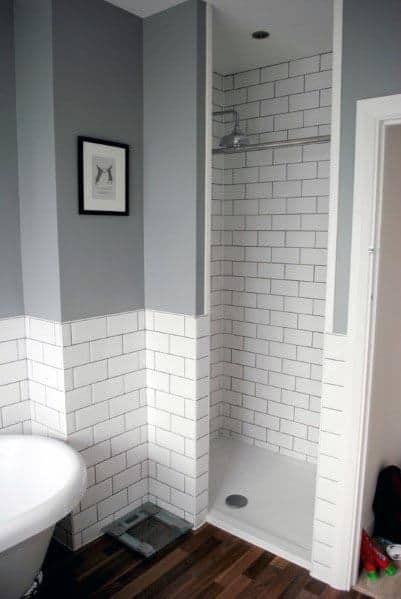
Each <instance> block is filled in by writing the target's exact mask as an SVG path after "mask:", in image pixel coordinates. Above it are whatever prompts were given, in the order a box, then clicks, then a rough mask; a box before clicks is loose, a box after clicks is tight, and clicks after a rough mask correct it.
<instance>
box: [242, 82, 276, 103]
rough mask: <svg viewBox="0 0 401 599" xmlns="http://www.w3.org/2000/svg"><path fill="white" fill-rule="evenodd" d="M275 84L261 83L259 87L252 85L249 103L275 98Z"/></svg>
mask: <svg viewBox="0 0 401 599" xmlns="http://www.w3.org/2000/svg"><path fill="white" fill-rule="evenodd" d="M273 96H274V83H272V82H271V83H260V84H259V85H251V86H249V87H248V102H252V101H255V100H264V99H266V98H273Z"/></svg>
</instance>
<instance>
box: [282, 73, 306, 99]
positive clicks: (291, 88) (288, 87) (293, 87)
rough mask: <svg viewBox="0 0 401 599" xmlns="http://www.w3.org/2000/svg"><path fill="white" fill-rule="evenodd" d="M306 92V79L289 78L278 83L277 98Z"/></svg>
mask: <svg viewBox="0 0 401 599" xmlns="http://www.w3.org/2000/svg"><path fill="white" fill-rule="evenodd" d="M303 91H304V78H303V77H302V76H301V77H289V78H288V79H282V80H280V81H276V96H288V95H290V94H298V93H301V92H303Z"/></svg>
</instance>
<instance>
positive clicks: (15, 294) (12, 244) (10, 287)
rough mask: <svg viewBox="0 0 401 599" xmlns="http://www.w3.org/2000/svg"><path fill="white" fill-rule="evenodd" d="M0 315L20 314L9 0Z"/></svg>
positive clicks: (1, 81) (0, 157)
mask: <svg viewBox="0 0 401 599" xmlns="http://www.w3.org/2000/svg"><path fill="white" fill-rule="evenodd" d="M0 56H1V60H0V131H1V144H0V318H4V317H7V316H17V315H20V314H23V313H24V302H23V294H22V274H21V252H20V229H19V203H18V168H17V123H16V113H15V71H14V9H13V0H2V2H1V3H0Z"/></svg>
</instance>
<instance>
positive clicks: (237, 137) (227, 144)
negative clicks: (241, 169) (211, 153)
mask: <svg viewBox="0 0 401 599" xmlns="http://www.w3.org/2000/svg"><path fill="white" fill-rule="evenodd" d="M248 145H249V137H248V136H247V135H245V133H243V132H242V131H241V129H239V127H234V130H233V131H232V132H231V133H228V134H227V135H223V137H222V138H221V140H220V143H219V147H220V148H242V147H244V146H248Z"/></svg>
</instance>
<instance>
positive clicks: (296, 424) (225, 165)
mask: <svg viewBox="0 0 401 599" xmlns="http://www.w3.org/2000/svg"><path fill="white" fill-rule="evenodd" d="M330 69H331V61H330V54H322V55H317V56H312V57H309V58H305V59H299V60H293V61H289V62H287V63H282V64H280V65H273V66H269V67H266V68H262V69H255V70H253V71H248V72H246V73H239V74H236V75H229V76H225V77H222V76H220V75H218V74H216V75H215V78H214V98H215V99H214V102H215V109H219V108H220V107H225V108H231V107H233V108H235V109H236V110H238V112H239V114H240V118H241V128H242V129H243V130H244V131H245V132H247V133H248V135H249V136H250V138H251V142H252V143H258V142H267V141H274V140H281V139H292V138H301V137H309V136H316V135H325V134H327V133H329V125H330V107H329V105H330V91H331V90H330V86H331V71H330ZM224 90H226V91H224ZM229 128H230V125H228V124H226V123H219V122H215V123H214V138H215V141H216V143H217V140H218V138H219V137H220V136H221V135H222V134H223V133H224V132H225V131H227V129H229ZM329 158H330V145H329V143H323V144H322V143H320V144H312V145H301V144H300V145H297V146H293V147H283V148H276V149H267V150H260V151H254V152H246V151H244V152H239V153H236V154H231V155H229V154H226V155H224V156H223V155H215V156H214V164H213V167H214V168H213V195H212V197H213V200H212V250H211V259H212V265H211V295H212V302H211V304H212V310H211V413H210V425H211V433H212V434H213V435H218V434H222V435H229V436H233V437H236V438H239V439H241V440H243V441H246V442H248V443H252V444H255V445H258V446H262V447H267V448H269V449H272V450H274V451H279V452H281V453H283V454H286V455H289V456H293V457H296V458H299V459H306V460H309V461H315V460H316V456H317V446H318V445H317V444H318V436H319V435H318V431H319V421H320V395H321V363H322V355H321V353H322V332H323V325H324V318H323V316H324V298H325V273H326V246H327V228H328V193H329V189H328V187H329V180H328V170H329Z"/></svg>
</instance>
